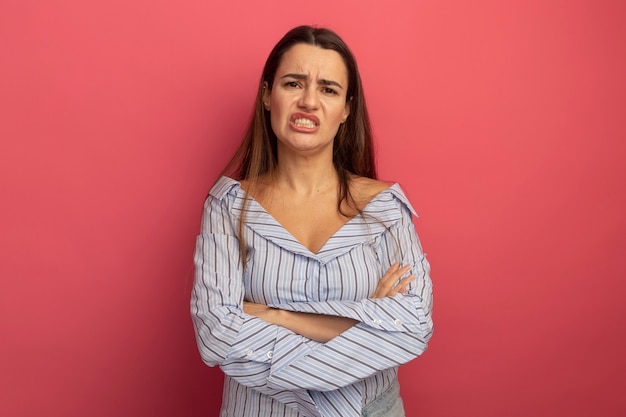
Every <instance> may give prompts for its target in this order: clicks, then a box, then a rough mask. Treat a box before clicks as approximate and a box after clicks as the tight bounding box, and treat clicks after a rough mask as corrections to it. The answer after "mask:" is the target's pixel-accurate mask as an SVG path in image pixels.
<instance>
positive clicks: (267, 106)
mask: <svg viewBox="0 0 626 417" xmlns="http://www.w3.org/2000/svg"><path fill="white" fill-rule="evenodd" d="M262 88H263V107H264V108H265V110H267V111H269V110H270V87H269V84H268V83H267V81H263V87H262Z"/></svg>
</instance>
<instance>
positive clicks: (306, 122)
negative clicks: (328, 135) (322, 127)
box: [293, 118, 317, 128]
mask: <svg viewBox="0 0 626 417" xmlns="http://www.w3.org/2000/svg"><path fill="white" fill-rule="evenodd" d="M293 124H294V125H296V126H300V127H309V128H313V127H315V126H317V125H316V124H315V122H314V121H313V120H309V119H305V118H300V119H296V120H294V121H293Z"/></svg>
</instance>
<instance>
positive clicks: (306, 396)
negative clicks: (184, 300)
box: [191, 177, 433, 417]
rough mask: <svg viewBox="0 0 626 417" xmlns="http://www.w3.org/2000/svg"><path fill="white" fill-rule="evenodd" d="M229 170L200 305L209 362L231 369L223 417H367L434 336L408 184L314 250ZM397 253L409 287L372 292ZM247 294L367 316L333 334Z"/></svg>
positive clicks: (201, 239)
mask: <svg viewBox="0 0 626 417" xmlns="http://www.w3.org/2000/svg"><path fill="white" fill-rule="evenodd" d="M245 198H246V193H245V191H244V190H243V189H242V188H241V186H240V184H239V182H237V181H235V180H233V179H230V178H227V177H222V178H220V179H219V180H218V181H217V183H216V184H215V186H214V187H213V189H212V190H211V192H210V193H209V197H208V198H207V200H206V203H205V205H204V213H203V218H202V226H201V233H200V235H199V236H198V238H197V242H196V251H195V255H194V261H195V268H196V269H195V282H194V288H193V291H192V296H191V313H192V318H193V322H194V326H195V331H196V339H197V342H198V348H199V350H200V354H201V356H202V359H203V360H204V362H205V363H206V364H207V365H209V366H215V365H219V366H220V368H221V369H222V370H223V371H224V373H225V374H226V378H225V382H224V395H223V401H222V411H221V414H220V415H221V416H222V417H249V416H259V417H269V416H271V417H301V416H308V417H322V416H323V417H330V416H341V417H351V416H354V417H356V416H360V415H361V409H362V407H363V406H364V405H366V404H368V403H369V402H370V401H372V400H373V399H374V398H375V397H377V396H378V395H380V394H381V393H383V392H384V391H385V390H386V389H387V388H388V387H389V386H390V385H391V384H392V383H393V382H394V380H395V379H396V377H397V367H398V366H399V365H401V364H403V363H406V362H408V361H410V360H411V359H414V358H415V357H416V356H418V355H420V354H421V353H422V352H424V350H425V349H426V343H427V342H428V340H429V339H430V336H431V334H432V329H433V324H432V319H431V308H432V285H431V281H430V277H429V272H430V267H429V264H428V261H427V260H426V258H425V256H424V253H423V252H422V246H421V244H420V242H419V239H418V237H417V235H416V233H415V228H414V226H413V220H412V214H415V213H414V211H413V209H412V208H411V205H410V203H409V202H408V200H407V198H406V197H405V195H404V193H403V192H402V190H401V188H400V186H399V185H398V184H394V185H392V186H391V187H389V188H387V189H386V190H384V191H382V192H380V193H379V194H378V195H376V196H375V197H374V198H373V199H372V200H371V201H370V202H369V203H368V204H367V205H366V206H365V208H364V209H363V211H362V213H361V214H358V215H357V216H355V217H353V218H352V219H350V220H349V221H348V222H347V223H346V224H345V225H344V226H343V227H341V228H340V229H339V230H338V231H337V232H335V234H334V235H333V236H332V237H331V238H330V239H329V240H328V241H327V242H326V243H325V244H324V246H323V247H322V248H321V249H320V250H319V252H317V253H312V252H311V251H309V250H308V249H307V248H306V247H304V246H303V245H302V244H301V243H300V242H299V241H298V240H296V239H295V238H294V237H293V236H292V235H291V234H290V233H289V232H288V231H287V230H285V229H284V228H283V227H282V226H281V225H280V224H279V223H278V222H277V221H276V220H275V219H274V218H273V217H272V216H271V215H270V214H269V213H268V212H267V211H265V209H264V208H263V207H262V206H261V205H260V204H258V202H256V201H255V200H254V199H253V198H250V197H249V200H248V203H247V207H246V208H245V209H246V215H245V225H244V227H243V232H242V233H243V239H244V241H245V243H246V246H247V248H248V253H247V260H246V268H245V270H242V263H241V258H240V251H239V223H238V222H239V219H240V217H241V215H242V212H243V206H244V199H245ZM395 262H400V263H401V264H402V265H407V264H410V265H411V272H410V273H412V274H413V275H414V276H415V280H414V281H413V282H412V283H411V284H409V286H408V290H407V292H406V293H405V294H398V295H396V296H394V297H386V298H377V299H372V298H368V297H370V296H371V295H372V294H373V293H374V290H375V288H376V285H377V283H378V281H379V280H380V278H381V277H382V276H383V275H384V273H385V272H386V271H387V269H388V268H389V267H390V266H391V265H392V264H394V263H395ZM244 300H247V301H252V302H255V303H261V304H266V305H269V306H272V307H276V308H280V309H284V310H292V311H300V312H309V313H321V314H328V315H337V316H343V317H350V318H353V319H356V320H357V321H359V323H358V324H356V325H355V326H353V327H352V328H350V329H349V330H347V331H345V332H344V333H342V334H340V335H339V336H337V337H335V338H333V339H332V340H330V341H328V342H326V343H320V342H316V341H313V340H310V339H307V338H305V337H303V336H300V335H298V334H295V333H293V332H292V331H290V330H288V329H286V328H284V327H281V326H278V325H274V324H270V323H268V322H265V321H263V320H261V319H259V318H257V317H254V316H251V315H248V314H245V313H244V312H243V310H242V302H243V301H244Z"/></svg>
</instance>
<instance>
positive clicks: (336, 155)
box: [223, 26, 377, 263]
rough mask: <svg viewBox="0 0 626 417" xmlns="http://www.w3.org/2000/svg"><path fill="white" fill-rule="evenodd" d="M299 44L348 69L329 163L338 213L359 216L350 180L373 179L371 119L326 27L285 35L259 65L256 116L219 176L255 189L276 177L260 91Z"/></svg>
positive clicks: (352, 67)
mask: <svg viewBox="0 0 626 417" xmlns="http://www.w3.org/2000/svg"><path fill="white" fill-rule="evenodd" d="M297 44H308V45H314V46H317V47H320V48H323V49H330V50H333V51H335V52H337V53H339V55H340V56H341V58H342V59H343V62H344V64H345V65H346V69H347V71H348V89H347V94H346V100H347V101H348V103H349V105H350V116H349V117H348V118H347V120H346V121H345V122H344V123H343V124H342V125H341V126H340V128H339V130H338V131H337V134H336V136H335V139H334V143H333V165H334V167H335V169H336V171H337V174H338V178H339V190H338V196H337V197H338V201H337V209H338V210H339V212H340V213H342V214H344V215H345V213H344V210H343V209H342V207H345V206H344V204H346V205H347V207H349V208H350V212H355V211H356V212H359V211H360V210H359V208H358V206H357V204H356V203H355V201H354V198H353V197H352V194H351V190H350V180H351V178H352V177H353V176H361V177H367V178H373V179H376V178H377V176H376V165H375V155H374V149H373V144H372V135H371V128H370V122H369V115H368V113H367V107H366V105H365V96H364V93H363V85H362V84H361V76H360V74H359V69H358V67H357V63H356V59H355V58H354V55H353V54H352V52H351V51H350V49H349V48H348V46H347V45H346V43H345V42H344V41H343V40H342V39H341V38H340V37H339V36H338V35H337V34H336V33H335V32H333V31H331V30H329V29H325V28H315V27H311V26H298V27H296V28H294V29H292V30H290V31H289V32H287V33H286V34H285V36H283V38H282V39H281V40H280V41H278V43H277V44H276V45H275V46H274V48H273V49H272V51H271V52H270V54H269V56H268V58H267V61H266V62H265V66H264V67H263V73H262V75H261V79H260V82H259V87H258V91H257V95H256V100H255V105H254V113H253V115H252V119H251V121H250V124H249V125H248V128H247V130H246V133H245V136H244V139H243V142H242V143H241V145H240V146H239V148H238V149H237V151H236V152H235V155H234V156H233V158H232V159H231V160H230V162H229V163H228V164H227V165H226V168H225V169H224V171H223V174H224V175H228V176H231V177H233V178H234V179H236V180H247V181H248V182H249V184H250V187H251V188H253V187H254V186H255V184H256V182H257V181H258V179H259V178H260V177H261V176H263V175H269V176H271V175H272V174H273V173H274V170H275V169H276V166H277V163H278V155H277V138H276V135H275V133H274V131H273V130H272V126H271V122H270V113H269V112H268V111H266V110H265V107H264V106H263V93H264V90H263V89H264V86H267V87H266V88H268V89H269V90H270V91H271V89H272V87H273V84H274V77H275V75H276V70H277V69H278V66H279V65H280V62H281V59H282V57H283V55H284V54H285V53H286V52H287V51H288V50H289V49H290V48H291V47H292V46H294V45H297ZM242 223H243V220H242V222H240V232H241V227H242ZM240 236H241V234H240ZM240 243H241V246H242V254H244V257H243V259H244V263H245V245H244V244H243V242H242V239H240Z"/></svg>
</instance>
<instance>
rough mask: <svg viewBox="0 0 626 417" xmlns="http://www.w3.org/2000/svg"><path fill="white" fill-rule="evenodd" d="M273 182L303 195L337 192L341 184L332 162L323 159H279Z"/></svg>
mask: <svg viewBox="0 0 626 417" xmlns="http://www.w3.org/2000/svg"><path fill="white" fill-rule="evenodd" d="M273 182H274V184H275V185H276V186H278V187H286V188H288V189H289V190H290V191H292V192H296V193H298V194H301V195H313V194H318V193H320V192H324V191H329V190H332V191H334V190H336V189H337V187H338V184H339V177H338V175H337V171H336V170H335V167H334V165H333V163H332V160H328V159H321V158H298V159H297V160H294V159H288V158H283V159H282V160H281V158H279V162H278V166H277V169H276V172H275V173H274V176H273Z"/></svg>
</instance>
